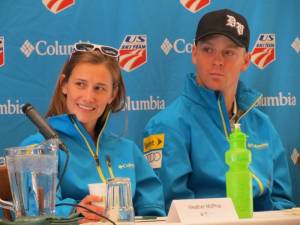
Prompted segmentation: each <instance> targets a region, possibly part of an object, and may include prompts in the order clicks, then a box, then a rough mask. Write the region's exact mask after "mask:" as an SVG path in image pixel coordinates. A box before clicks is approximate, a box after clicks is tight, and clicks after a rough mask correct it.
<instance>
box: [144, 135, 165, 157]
mask: <svg viewBox="0 0 300 225" xmlns="http://www.w3.org/2000/svg"><path fill="white" fill-rule="evenodd" d="M164 145H165V134H152V135H150V136H148V137H145V138H144V152H145V153H146V152H149V151H152V150H155V149H162V148H163V147H164Z"/></svg>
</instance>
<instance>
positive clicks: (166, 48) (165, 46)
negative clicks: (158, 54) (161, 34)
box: [160, 38, 173, 55]
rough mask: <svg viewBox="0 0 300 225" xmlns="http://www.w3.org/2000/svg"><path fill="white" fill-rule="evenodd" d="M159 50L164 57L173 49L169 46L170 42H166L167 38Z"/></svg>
mask: <svg viewBox="0 0 300 225" xmlns="http://www.w3.org/2000/svg"><path fill="white" fill-rule="evenodd" d="M160 48H161V49H162V50H163V52H164V53H165V55H168V54H169V52H170V51H171V49H172V48H173V45H172V44H171V42H170V41H169V40H168V38H166V39H165V40H164V41H163V43H162V44H161V46H160Z"/></svg>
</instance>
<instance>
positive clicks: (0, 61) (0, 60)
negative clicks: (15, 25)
mask: <svg viewBox="0 0 300 225" xmlns="http://www.w3.org/2000/svg"><path fill="white" fill-rule="evenodd" d="M4 56H5V55H4V37H0V67H1V66H3V65H4Z"/></svg>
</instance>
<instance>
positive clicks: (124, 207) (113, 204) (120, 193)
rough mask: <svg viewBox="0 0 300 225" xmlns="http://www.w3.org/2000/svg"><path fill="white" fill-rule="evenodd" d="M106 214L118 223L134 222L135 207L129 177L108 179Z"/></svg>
mask: <svg viewBox="0 0 300 225" xmlns="http://www.w3.org/2000/svg"><path fill="white" fill-rule="evenodd" d="M105 215H106V216H107V217H108V218H109V219H111V220H112V221H114V222H115V223H117V224H124V225H125V224H129V225H130V224H133V223H134V209H133V205H132V197H131V185H130V179H129V178H112V179H109V180H107V194H106V208H105Z"/></svg>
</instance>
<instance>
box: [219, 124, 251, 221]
mask: <svg viewBox="0 0 300 225" xmlns="http://www.w3.org/2000/svg"><path fill="white" fill-rule="evenodd" d="M246 142H247V137H246V134H244V133H243V132H242V131H241V128H240V124H235V126H234V130H233V132H232V133H231V134H230V135H229V144H230V146H229V149H228V151H227V152H226V153H225V160H226V163H227V165H228V166H229V170H228V171H227V173H226V192H227V197H229V198H231V199H232V201H233V204H234V207H235V210H236V212H237V214H238V216H239V218H251V217H252V216H253V192H252V175H251V172H250V170H249V164H250V163H251V152H250V151H249V150H248V149H247V148H246Z"/></svg>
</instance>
